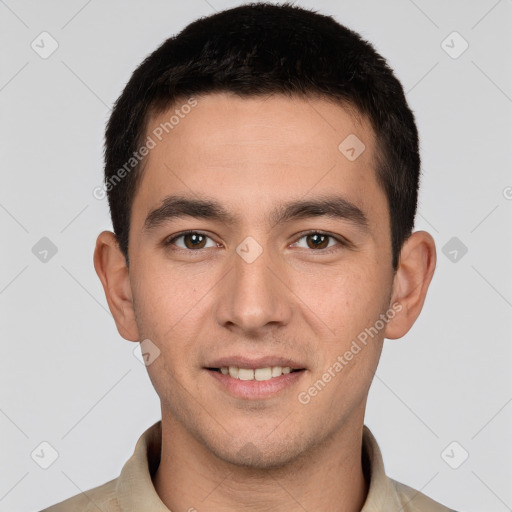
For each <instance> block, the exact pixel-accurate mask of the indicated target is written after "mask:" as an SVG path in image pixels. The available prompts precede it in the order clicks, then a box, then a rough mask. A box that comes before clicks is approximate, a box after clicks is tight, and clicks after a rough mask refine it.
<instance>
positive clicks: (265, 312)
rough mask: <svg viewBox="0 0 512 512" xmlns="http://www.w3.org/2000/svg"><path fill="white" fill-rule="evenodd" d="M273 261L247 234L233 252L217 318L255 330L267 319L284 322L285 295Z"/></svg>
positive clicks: (285, 313)
mask: <svg viewBox="0 0 512 512" xmlns="http://www.w3.org/2000/svg"><path fill="white" fill-rule="evenodd" d="M277 265H278V263H276V262H275V261H272V254H271V253H270V251H268V250H266V249H264V247H263V246H261V245H260V244H259V243H258V242H257V241H256V240H255V239H254V238H252V237H247V238H246V239H245V240H244V241H243V242H242V243H241V244H240V245H239V246H238V247H237V248H236V252H235V253H234V254H233V260H232V270H231V272H229V273H228V275H227V282H226V284H225V287H224V289H223V293H222V297H221V298H220V302H219V304H218V307H217V321H218V322H219V323H220V324H221V325H224V326H226V325H235V326H238V327H239V328H240V329H242V330H244V331H251V330H252V331H254V330H258V329H261V328H263V327H265V326H266V325H267V324H269V323H272V324H276V323H281V324H283V323H286V322H287V321H288V319H289V314H290V305H289V297H288V294H287V293H286V287H285V286H284V284H283V283H282V282H281V281H280V280H279V279H278V278H277V277H276V274H277V273H278V272H277V268H275V267H276V266H277ZM269 267H270V268H269Z"/></svg>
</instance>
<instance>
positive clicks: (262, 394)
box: [206, 370, 306, 400]
mask: <svg viewBox="0 0 512 512" xmlns="http://www.w3.org/2000/svg"><path fill="white" fill-rule="evenodd" d="M206 371H207V372H208V373H209V374H210V375H211V376H212V377H213V378H214V379H215V380H216V381H217V382H218V383H219V384H220V386H221V387H222V389H223V390H224V391H227V392H228V393H229V394H230V395H232V396H235V397H236V398H245V399H248V400H258V399H262V398H268V397H271V396H273V395H276V394H277V393H279V392H280V391H283V390H284V389H286V388H288V387H290V386H292V385H293V384H296V383H297V382H298V381H299V380H300V379H302V376H303V375H304V373H305V372H306V371H305V370H301V371H298V372H290V373H286V374H284V375H281V376H280V377H272V378H271V379H269V380H240V379H234V378H233V377H231V376H229V375H224V374H223V373H221V372H216V371H214V370H206Z"/></svg>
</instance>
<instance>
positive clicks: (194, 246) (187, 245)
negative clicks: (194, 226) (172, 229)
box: [165, 231, 217, 251]
mask: <svg viewBox="0 0 512 512" xmlns="http://www.w3.org/2000/svg"><path fill="white" fill-rule="evenodd" d="M208 239H210V240H211V238H210V237H209V236H207V235H205V234H203V233H199V232H197V231H188V232H185V233H181V234H179V235H176V236H175V237H173V238H172V239H170V240H168V241H166V242H165V245H166V246H170V245H175V246H176V247H178V248H180V249H183V250H191V251H194V250H198V249H204V248H206V247H207V245H206V244H207V241H208ZM179 240H182V242H181V243H177V242H178V241H179ZM211 242H212V243H211V244H210V245H209V246H208V247H215V246H216V245H217V244H216V243H215V242H214V241H213V240H211Z"/></svg>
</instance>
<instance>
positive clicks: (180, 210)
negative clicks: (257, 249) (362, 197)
mask: <svg viewBox="0 0 512 512" xmlns="http://www.w3.org/2000/svg"><path fill="white" fill-rule="evenodd" d="M184 217H192V218H196V219H205V220H212V221H216V222H220V223H224V224H226V225H234V224H236V223H237V217H236V216H235V215H233V214H232V213H230V212H229V211H228V210H226V209H225V208H224V207H223V206H222V205H221V204H220V203H218V202H217V201H214V200H212V199H196V198H190V197H186V196H179V195H170V196H166V197H165V198H164V199H163V200H162V202H161V204H160V206H158V207H157V208H155V209H154V210H152V211H151V212H150V213H149V214H148V215H147V217H146V220H145V221H144V226H143V228H142V230H143V231H145V232H149V231H152V230H154V229H155V228H157V227H158V226H160V225H162V224H164V223H165V222H168V221H170V220H173V219H178V218H184ZM314 217H328V218H333V219H339V220H346V221H349V222H351V223H352V224H354V225H355V226H356V227H358V228H360V229H362V230H363V231H368V229H369V227H368V219H367V217H366V215H365V214H364V212H363V211H362V210H361V209H360V208H359V207H357V206H356V205H355V204H353V203H351V202H350V201H348V200H347V199H345V198H343V197H341V196H335V195H329V196H320V197H317V198H314V199H308V200H297V201H291V202H288V203H285V204H282V205H279V206H277V207H276V208H274V209H273V210H272V211H271V212H270V215H269V217H268V220H269V222H270V224H272V226H275V225H277V224H284V223H286V222H290V221H293V220H298V219H306V218H314Z"/></svg>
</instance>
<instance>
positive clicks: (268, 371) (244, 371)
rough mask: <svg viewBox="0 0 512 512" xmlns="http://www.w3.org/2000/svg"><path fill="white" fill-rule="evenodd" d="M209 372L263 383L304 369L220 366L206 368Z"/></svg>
mask: <svg viewBox="0 0 512 512" xmlns="http://www.w3.org/2000/svg"><path fill="white" fill-rule="evenodd" d="M206 369H207V370H209V371H211V372H217V373H220V374H222V375H226V376H229V377H231V378H233V379H238V380H243V381H253V380H254V381H258V382H264V381H268V380H271V379H275V378H278V377H281V376H282V375H288V374H290V373H295V372H302V371H304V370H305V368H291V367H290V366H267V367H264V368H240V367H238V366H221V367H220V368H206Z"/></svg>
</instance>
